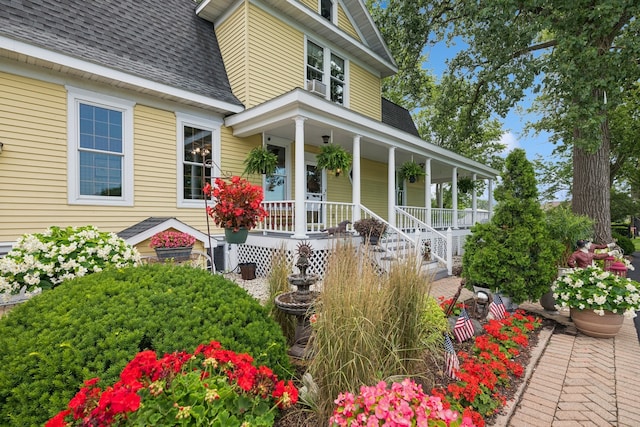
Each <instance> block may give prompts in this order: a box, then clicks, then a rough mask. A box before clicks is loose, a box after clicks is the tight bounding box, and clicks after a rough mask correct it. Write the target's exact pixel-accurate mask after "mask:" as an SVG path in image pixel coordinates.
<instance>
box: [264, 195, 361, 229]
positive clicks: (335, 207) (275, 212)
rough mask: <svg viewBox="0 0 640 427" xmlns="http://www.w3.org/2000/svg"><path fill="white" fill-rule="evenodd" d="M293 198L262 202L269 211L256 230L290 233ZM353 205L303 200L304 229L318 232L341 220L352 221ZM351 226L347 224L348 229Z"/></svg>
mask: <svg viewBox="0 0 640 427" xmlns="http://www.w3.org/2000/svg"><path fill="white" fill-rule="evenodd" d="M294 203H295V202H294V201H293V200H278V201H268V202H263V203H262V206H263V207H264V209H265V210H266V211H267V212H268V213H269V216H267V218H265V219H264V221H262V222H261V223H260V224H258V226H257V227H256V230H259V231H263V232H265V233H266V232H278V233H290V234H293V233H294V231H295V215H294V213H295V206H294ZM354 211H355V208H354V205H352V204H351V203H341V202H322V201H313V200H307V201H305V215H306V223H307V226H306V231H307V232H309V233H318V232H321V231H322V230H326V229H328V228H331V227H336V226H337V225H338V224H339V223H341V222H342V221H350V222H353V217H354ZM352 229H353V227H352V226H349V227H348V230H352Z"/></svg>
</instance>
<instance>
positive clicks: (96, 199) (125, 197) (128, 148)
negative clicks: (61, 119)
mask: <svg viewBox="0 0 640 427" xmlns="http://www.w3.org/2000/svg"><path fill="white" fill-rule="evenodd" d="M66 89H67V138H68V144H67V165H68V166H67V174H68V175H67V190H68V203H69V204H70V205H97V206H133V185H134V173H133V107H134V106H135V104H136V103H135V102H134V101H129V100H125V99H122V98H116V97H113V96H109V95H104V94H102V93H98V92H91V91H88V90H84V89H80V88H76V87H72V86H66ZM80 103H86V104H90V105H96V106H100V107H104V108H108V109H111V110H119V111H121V112H122V155H123V161H122V195H121V196H120V197H109V196H83V195H80V166H79V165H80V152H79V148H80V146H79V140H80V139H79V137H78V135H79V133H80V108H79V106H80Z"/></svg>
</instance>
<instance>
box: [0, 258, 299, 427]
mask: <svg viewBox="0 0 640 427" xmlns="http://www.w3.org/2000/svg"><path fill="white" fill-rule="evenodd" d="M211 340H216V341H219V342H220V343H221V344H222V345H223V346H224V347H225V348H227V349H229V350H233V351H235V352H241V353H249V354H250V355H251V356H253V357H254V359H255V360H256V364H260V365H267V366H269V367H271V368H273V370H274V372H275V373H276V374H277V375H278V376H280V377H282V378H284V377H287V376H288V375H289V374H288V372H289V362H288V359H287V356H286V343H285V340H284V337H283V336H282V332H281V331H280V329H279V328H278V326H277V325H276V324H275V323H274V322H273V321H272V320H271V319H269V317H268V313H267V311H266V309H265V308H264V307H262V306H261V305H260V304H259V303H258V301H256V300H255V299H253V298H252V297H251V296H250V295H249V294H248V293H247V292H246V291H245V290H243V289H242V288H240V287H238V286H237V285H236V284H234V283H233V282H230V281H228V280H226V279H224V278H223V277H222V276H212V275H211V274H210V273H208V272H207V271H205V270H201V269H194V268H188V267H176V266H171V265H153V266H144V267H130V268H126V269H121V270H105V271H103V272H101V273H97V274H93V275H90V276H85V277H82V278H77V279H75V280H72V281H67V282H65V283H63V284H62V285H60V286H58V287H57V288H56V289H54V290H53V291H50V292H45V293H43V294H42V295H39V296H37V297H35V298H33V299H32V300H30V301H28V302H26V303H24V304H22V305H20V306H17V307H16V308H14V309H13V310H12V311H11V312H10V313H9V314H8V315H7V316H6V317H4V318H3V319H0V364H1V365H2V367H3V368H2V370H0V425H14V426H28V425H38V424H39V425H42V423H43V422H44V421H46V420H47V419H48V418H50V417H51V416H53V415H55V414H56V413H57V412H58V411H59V410H60V408H64V407H65V406H66V404H67V402H68V401H69V399H70V398H71V397H73V395H74V394H75V393H76V391H77V390H78V387H79V386H80V385H81V384H82V382H83V381H84V380H86V379H88V378H93V377H100V378H101V384H102V385H104V384H112V383H113V382H115V380H116V379H117V376H118V374H119V373H120V371H121V370H122V368H123V367H124V366H125V365H126V363H127V362H128V361H129V360H130V359H132V358H133V357H134V356H135V354H136V353H138V352H139V351H141V350H144V349H152V350H155V351H156V352H157V353H159V354H164V353H168V352H173V351H175V350H186V351H189V350H191V349H193V348H195V347H196V346H197V345H198V344H199V343H202V342H209V341H211Z"/></svg>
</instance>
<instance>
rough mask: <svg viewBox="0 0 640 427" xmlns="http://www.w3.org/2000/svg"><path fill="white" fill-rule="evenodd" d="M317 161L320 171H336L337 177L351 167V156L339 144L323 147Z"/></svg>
mask: <svg viewBox="0 0 640 427" xmlns="http://www.w3.org/2000/svg"><path fill="white" fill-rule="evenodd" d="M316 159H317V162H318V163H317V168H318V169H327V170H331V171H334V172H335V174H336V176H340V173H341V172H342V171H344V170H348V169H349V168H350V167H351V154H349V153H347V151H346V150H345V149H344V148H342V147H341V146H339V145H338V144H327V145H323V146H322V147H321V148H320V153H318V155H317V156H316Z"/></svg>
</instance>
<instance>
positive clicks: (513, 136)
mask: <svg viewBox="0 0 640 427" xmlns="http://www.w3.org/2000/svg"><path fill="white" fill-rule="evenodd" d="M458 50H459V48H456V47H455V46H453V47H447V46H446V45H445V43H444V42H441V43H438V44H436V45H435V46H433V47H428V48H426V49H425V54H426V55H427V56H428V60H427V62H426V63H425V64H424V67H425V68H426V69H429V70H431V71H432V72H433V74H434V75H435V76H436V77H437V78H439V77H440V76H441V75H442V72H443V71H444V70H445V68H446V63H445V61H446V60H447V59H448V58H452V57H453V56H454V55H455V54H456V53H457V52H458ZM531 101H532V96H529V97H528V98H525V99H524V100H523V101H522V102H521V103H520V107H521V108H519V109H518V110H525V109H527V107H529V106H530V105H531ZM534 119H535V116H533V115H532V114H524V113H521V112H519V111H516V109H513V110H512V111H511V112H510V113H509V114H508V115H507V117H506V118H504V119H503V118H499V120H500V121H501V122H502V124H503V129H504V131H505V133H504V134H503V135H502V143H504V144H505V145H506V146H507V149H506V150H505V151H506V152H505V155H506V153H508V152H509V151H510V150H512V149H513V148H523V149H524V150H525V152H526V153H527V158H528V159H529V160H533V159H534V158H535V157H536V155H538V154H539V155H541V156H543V157H545V158H549V157H550V156H551V152H552V151H553V149H554V145H553V144H552V143H551V142H550V141H549V139H548V134H540V135H533V134H531V133H528V134H526V133H525V132H524V130H523V129H524V127H525V125H526V123H527V122H529V121H533V120H534Z"/></svg>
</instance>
